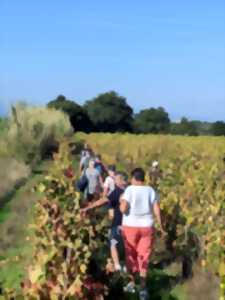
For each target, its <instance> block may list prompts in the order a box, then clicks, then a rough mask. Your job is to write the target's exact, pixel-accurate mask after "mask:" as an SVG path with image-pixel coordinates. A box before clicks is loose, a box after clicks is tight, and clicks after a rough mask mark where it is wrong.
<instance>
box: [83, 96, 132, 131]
mask: <svg viewBox="0 0 225 300" xmlns="http://www.w3.org/2000/svg"><path fill="white" fill-rule="evenodd" d="M84 108H85V110H86V112H87V114H88V116H89V118H90V120H91V122H92V123H93V124H94V129H95V130H96V131H101V132H116V131H121V132H125V131H131V130H132V121H133V109H132V108H131V107H130V106H129V105H128V104H127V102H126V98H124V97H122V96H120V95H118V94H117V93H116V92H114V91H111V92H107V93H104V94H100V95H98V96H97V97H96V98H94V99H92V100H90V101H87V102H86V104H85V106H84Z"/></svg>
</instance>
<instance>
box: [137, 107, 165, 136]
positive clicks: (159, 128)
mask: <svg viewBox="0 0 225 300" xmlns="http://www.w3.org/2000/svg"><path fill="white" fill-rule="evenodd" d="M169 128H170V119H169V115H168V113H167V112H166V111H165V109H164V108H163V107H159V108H149V109H144V110H141V111H140V112H139V113H138V114H136V115H135V120H134V131H135V132H137V133H167V132H169Z"/></svg>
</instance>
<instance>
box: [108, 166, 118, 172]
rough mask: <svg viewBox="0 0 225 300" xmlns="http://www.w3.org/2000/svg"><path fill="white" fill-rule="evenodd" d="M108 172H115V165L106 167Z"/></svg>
mask: <svg viewBox="0 0 225 300" xmlns="http://www.w3.org/2000/svg"><path fill="white" fill-rule="evenodd" d="M108 170H109V171H113V172H116V166H115V165H109V166H108Z"/></svg>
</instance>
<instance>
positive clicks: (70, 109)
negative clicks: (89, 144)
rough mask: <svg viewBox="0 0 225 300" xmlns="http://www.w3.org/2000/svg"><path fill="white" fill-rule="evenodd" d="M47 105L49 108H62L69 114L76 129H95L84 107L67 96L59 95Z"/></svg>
mask: <svg viewBox="0 0 225 300" xmlns="http://www.w3.org/2000/svg"><path fill="white" fill-rule="evenodd" d="M47 106H48V107H49V108H55V109H57V110H62V111H63V112H65V113H66V114H68V115H69V118H70V122H71V125H72V126H73V128H74V130H76V131H84V132H90V131H91V130H92V129H93V128H92V127H93V126H92V123H91V121H90V119H89V117H88V115H87V113H86V112H85V110H84V108H83V107H82V106H80V105H79V104H77V103H76V102H74V101H71V100H68V99H66V97H65V96H63V95H59V96H58V97H57V98H56V99H54V100H52V101H50V102H49V103H48V104H47Z"/></svg>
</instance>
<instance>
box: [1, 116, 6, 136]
mask: <svg viewBox="0 0 225 300" xmlns="http://www.w3.org/2000/svg"><path fill="white" fill-rule="evenodd" d="M7 125H8V120H7V119H6V118H1V117H0V133H1V132H3V131H5V130H6V129H7Z"/></svg>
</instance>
